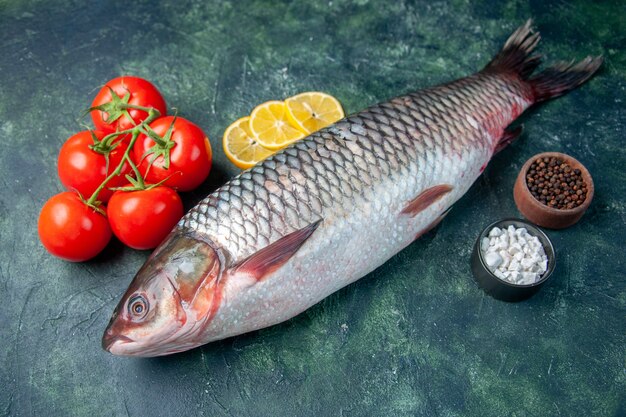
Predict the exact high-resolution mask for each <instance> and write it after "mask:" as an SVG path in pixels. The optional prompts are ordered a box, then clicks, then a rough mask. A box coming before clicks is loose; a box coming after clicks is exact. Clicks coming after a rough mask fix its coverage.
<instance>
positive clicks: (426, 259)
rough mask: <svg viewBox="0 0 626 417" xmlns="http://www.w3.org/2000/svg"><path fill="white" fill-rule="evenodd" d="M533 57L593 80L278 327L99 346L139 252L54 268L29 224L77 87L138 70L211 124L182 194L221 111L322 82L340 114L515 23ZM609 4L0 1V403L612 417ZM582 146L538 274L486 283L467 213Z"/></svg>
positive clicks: (92, 409) (613, 97)
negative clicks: (427, 229)
mask: <svg viewBox="0 0 626 417" xmlns="http://www.w3.org/2000/svg"><path fill="white" fill-rule="evenodd" d="M531 16H532V17H533V18H535V19H536V24H537V26H538V28H539V29H540V30H541V32H542V34H543V36H544V40H543V41H542V45H541V48H540V49H541V51H542V52H543V53H545V55H546V58H547V60H548V61H551V60H555V59H559V58H561V59H572V58H582V57H584V56H585V55H587V54H603V55H604V56H605V57H606V65H605V66H604V70H603V71H602V72H601V74H600V75H599V76H598V77H596V78H595V79H594V80H593V81H592V82H590V83H589V84H587V85H585V86H584V87H583V88H581V89H579V90H577V91H575V92H573V93H571V94H569V95H568V96H567V97H564V98H562V99H560V100H557V101H554V102H550V103H548V104H546V105H544V106H542V107H540V108H538V109H535V110H533V111H531V112H530V114H528V115H526V116H524V117H523V119H524V120H523V121H524V122H525V126H526V133H525V134H524V136H523V137H522V139H521V140H520V141H518V142H517V143H515V144H514V145H513V146H511V147H510V148H509V149H507V150H506V151H504V152H502V153H501V154H499V155H498V156H497V157H496V158H495V159H494V161H493V162H492V164H490V166H489V167H488V168H487V170H486V172H485V174H484V175H483V176H482V177H481V178H480V179H479V180H478V181H477V182H476V184H475V185H474V186H473V188H472V189H471V190H470V192H469V193H468V194H467V195H466V196H465V197H464V198H463V199H462V200H461V201H460V202H459V203H458V204H457V205H456V206H455V208H454V209H453V211H452V212H451V214H450V215H449V216H448V217H447V218H446V220H445V221H444V222H443V223H442V224H441V226H440V227H438V228H437V229H436V230H435V231H433V232H431V233H429V234H428V235H426V236H425V237H424V238H422V239H421V240H419V241H417V242H415V243H414V244H412V245H411V246H410V247H408V248H407V249H406V250H404V251H403V252H401V253H400V254H398V255H397V256H395V257H394V258H393V259H392V260H390V261H389V262H388V263H387V264H385V265H384V266H382V267H381V268H379V269H378V270H377V271H375V272H374V273H372V274H370V275H369V276H367V277H366V278H364V279H362V280H361V281H359V282H357V283H355V284H353V285H350V286H349V287H347V288H345V289H343V290H341V291H339V292H337V293H336V294H334V295H332V296H331V297H329V298H327V299H326V300H324V301H323V302H321V303H320V304H319V305H317V306H315V307H313V308H311V309H310V310H309V311H307V312H306V313H304V314H302V315H301V316H299V317H297V318H295V319H293V320H290V321H288V322H287V323H284V324H282V325H278V326H275V327H273V328H270V329H265V330H262V331H258V332H254V333H252V334H248V335H244V336H240V337H236V338H232V339H228V340H225V341H222V342H217V343H213V344H211V345H207V346H204V347H202V348H199V349H195V350H192V351H190V352H187V353H183V354H179V355H175V356H171V357H166V358H161V359H148V360H141V359H123V358H117V357H113V356H111V355H109V354H107V353H105V352H104V351H102V350H101V349H100V337H101V332H102V331H103V328H104V326H105V324H106V322H107V320H108V317H109V314H110V313H111V311H112V309H113V307H114V305H115V304H116V302H117V299H118V298H119V296H120V295H121V293H122V292H123V291H124V289H125V288H126V286H127V284H128V283H129V281H130V279H131V278H132V276H133V274H134V272H135V271H136V270H137V269H138V268H139V266H140V265H141V264H142V262H143V261H144V260H145V259H146V257H147V256H148V253H146V252H137V251H133V250H130V249H126V248H123V247H122V246H121V245H120V244H119V243H113V244H112V245H110V247H109V248H108V249H107V250H106V252H105V253H104V254H103V255H101V256H100V257H98V258H97V259H96V260H94V261H91V262H87V263H83V264H69V263H65V262H62V261H59V260H57V259H54V258H52V257H51V256H49V255H48V254H46V253H45V251H44V250H43V248H42V247H41V246H40V244H39V243H38V241H37V236H36V219H37V214H38V211H39V209H40V207H41V206H42V204H43V203H44V201H45V200H46V199H47V198H48V197H49V196H51V195H52V194H54V193H56V192H58V191H61V186H60V184H59V181H58V180H57V178H56V166H55V157H56V154H57V152H58V150H59V148H60V146H61V144H62V142H63V141H64V140H65V139H66V138H67V137H69V136H70V135H71V134H72V133H73V132H75V131H77V130H78V129H79V126H78V124H77V122H76V117H77V115H79V113H80V111H81V110H82V109H84V108H85V107H86V106H87V105H88V104H89V102H90V100H91V98H92V97H93V95H94V94H95V89H96V88H97V86H98V85H101V84H102V83H104V82H105V81H106V80H107V79H109V78H112V77H114V76H117V75H120V74H135V75H139V76H143V77H146V78H148V79H150V80H152V81H153V82H154V83H155V84H156V85H158V87H159V88H160V89H161V90H162V91H163V92H164V95H165V97H166V100H167V102H168V104H169V105H170V106H175V107H177V108H178V109H179V112H180V114H181V115H182V116H184V117H187V118H189V119H191V120H193V121H195V122H196V123H198V124H199V125H200V126H202V127H203V128H204V129H205V130H206V132H207V133H208V134H209V136H210V137H211V143H212V145H213V148H214V151H215V167H214V170H213V171H212V173H211V176H210V178H209V180H208V182H207V184H206V185H205V186H204V187H203V188H202V189H200V190H197V191H196V192H194V193H192V194H190V195H187V196H186V198H185V202H186V204H187V206H188V207H190V206H191V205H192V204H193V203H194V202H195V201H197V200H199V199H200V198H201V197H202V196H203V195H205V194H206V193H207V192H209V191H211V190H213V189H214V188H215V187H217V186H218V185H220V184H222V183H223V182H224V181H226V179H228V178H229V177H231V176H233V175H235V174H236V173H237V172H238V171H237V169H236V168H235V167H234V166H232V165H231V164H230V163H229V162H228V161H227V160H226V159H225V157H224V155H223V153H222V151H221V144H220V142H221V134H222V132H223V130H224V129H225V127H226V126H227V125H228V123H229V122H231V121H233V120H235V119H236V118H238V117H240V116H242V115H245V114H247V113H248V112H249V111H250V110H251V109H252V107H253V106H254V105H255V104H258V103H260V102H262V101H264V100H268V99H277V98H283V97H286V96H289V95H292V94H295V93H298V92H301V91H306V90H314V89H318V90H322V91H327V92H330V93H331V94H333V95H335V96H336V97H338V98H339V99H340V100H341V101H342V102H343V103H344V105H345V108H346V110H347V111H348V112H354V111H357V110H359V109H361V108H363V107H366V106H367V105H370V104H373V103H375V102H377V101H380V100H384V99H386V98H389V97H391V96H394V95H397V94H400V93H404V92H407V91H409V90H413V89H418V88H421V87H425V86H428V85H432V84H435V83H439V82H442V81H446V80H450V79H453V78H457V77H460V76H463V75H465V74H468V73H471V72H473V71H475V70H477V69H479V68H480V67H481V66H482V65H484V64H485V63H486V62H487V61H488V60H489V58H490V57H491V55H492V54H494V53H495V52H496V51H497V49H498V48H499V47H500V46H501V44H502V43H503V42H504V40H505V39H506V37H507V36H508V35H509V33H510V32H512V31H513V30H514V29H515V28H516V27H517V26H518V25H520V24H521V23H523V21H524V20H525V19H527V18H528V17H531ZM625 16H626V6H625V3H624V2H621V1H613V2H609V1H597V2H592V1H585V0H576V1H557V2H548V3H545V2H541V1H536V0H533V1H524V0H511V1H504V2H496V1H487V0H485V1H475V2H474V1H464V0H455V1H450V2H442V1H435V2H429V1H399V2H394V1H368V0H360V1H345V0H332V1H323V2H322V1H320V2H315V1H299V2H295V1H294V2H279V1H269V0H266V1H254V2H252V1H240V2H238V1H223V2H219V1H212V2H203V1H200V0H188V1H178V2H173V1H172V2H161V3H157V2H150V1H134V2H122V1H118V2H107V1H93V2H83V1H71V0H67V1H7V0H0V45H2V48H1V53H0V140H1V141H2V145H1V146H2V148H1V150H0V297H1V298H0V300H1V302H0V415H6V416H43V415H46V416H70V415H104V416H107V415H111V416H120V415H121V416H157V415H163V416H167V415H181V416H182V415H204V416H290V415H293V416H296V415H298V416H300V415H301V416H314V415H315V416H326V415H328V416H359V415H373V416H379V415H390V416H404V415H406V416H409V415H410V416H413V415H424V416H465V415H471V416H618V415H620V416H623V415H625V414H626V405H625V404H626V399H625V392H626V370H625V361H626V347H625V345H626V323H625V319H626V309H625V305H626V288H625V287H626V285H625V284H626V277H625V273H624V267H625V265H624V259H625V257H624V255H625V251H624V248H623V241H624V235H625V234H626V228H625V221H626V206H625V203H624V197H625V196H626V192H625V191H626V186H625V183H626V175H625V169H624V166H625V165H626V151H625V150H624V149H625V148H624V144H625V142H624V141H625V139H624V133H625V132H626V128H625V120H626V119H625V112H624V104H625V103H624V100H625V97H624V88H625V77H626V63H625V55H624V45H625V44H626V17H625ZM547 150H555V151H564V152H567V153H569V154H571V155H573V156H575V157H576V158H578V159H580V160H581V161H583V162H584V163H585V164H586V165H587V167H588V168H589V169H590V170H591V172H592V174H593V175H594V179H595V181H596V197H595V199H594V202H593V204H592V206H591V208H590V210H589V212H588V213H587V214H586V215H585V217H584V218H583V220H582V221H581V222H580V223H579V224H578V225H576V226H574V227H572V228H570V229H568V230H564V231H558V232H555V231H552V232H549V235H550V237H551V238H552V239H553V242H554V245H555V247H556V248H557V252H558V265H557V271H556V273H555V275H554V277H553V279H552V280H551V282H549V284H547V285H546V286H545V287H544V288H543V290H542V291H541V292H540V293H539V294H537V295H536V296H535V297H534V298H532V299H531V300H529V301H527V302H522V303H518V304H507V303H503V302H499V301H495V300H493V299H492V298H490V297H488V296H486V295H485V294H484V293H483V291H481V290H480V289H479V288H478V287H477V286H476V285H475V283H474V281H473V280H472V277H471V274H470V271H469V266H468V260H469V255H470V249H471V246H472V244H473V241H474V239H475V237H476V235H477V233H478V232H479V231H480V229H481V228H482V227H484V226H485V225H486V224H488V223H489V222H491V221H493V220H496V219H498V218H502V217H507V216H517V215H518V213H517V210H516V208H515V205H514V202H513V198H512V187H513V182H514V180H515V176H516V174H517V171H518V170H519V168H520V167H521V165H522V164H523V162H524V161H525V160H526V159H527V158H528V157H530V156H531V155H533V154H535V153H537V152H540V151H547Z"/></svg>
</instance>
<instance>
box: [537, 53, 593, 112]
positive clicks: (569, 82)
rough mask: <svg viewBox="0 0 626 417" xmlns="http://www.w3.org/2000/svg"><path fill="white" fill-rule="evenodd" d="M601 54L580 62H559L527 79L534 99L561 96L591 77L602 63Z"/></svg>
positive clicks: (541, 99)
mask: <svg viewBox="0 0 626 417" xmlns="http://www.w3.org/2000/svg"><path fill="white" fill-rule="evenodd" d="M602 62H603V59H602V57H601V56H596V57H591V56H588V57H587V58H585V59H583V60H582V61H580V62H577V63H575V62H574V61H572V62H569V63H568V62H559V63H557V64H555V65H553V66H551V67H549V68H546V69H545V70H543V71H541V72H540V73H539V74H537V75H535V76H534V77H532V78H531V79H529V80H528V83H529V84H530V85H531V87H532V89H533V93H534V95H535V101H537V102H539V101H544V100H549V99H551V98H555V97H559V96H562V95H563V94H565V93H567V92H569V91H571V90H573V89H575V88H576V87H578V86H579V85H581V84H583V83H584V82H585V81H587V80H588V79H590V78H591V77H593V74H595V73H596V71H598V69H599V68H600V66H601V65H602Z"/></svg>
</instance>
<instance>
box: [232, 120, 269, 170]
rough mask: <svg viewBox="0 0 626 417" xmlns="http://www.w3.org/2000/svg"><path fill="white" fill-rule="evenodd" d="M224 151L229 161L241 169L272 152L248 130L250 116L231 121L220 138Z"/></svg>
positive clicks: (249, 166)
mask: <svg viewBox="0 0 626 417" xmlns="http://www.w3.org/2000/svg"><path fill="white" fill-rule="evenodd" d="M222 145H223V146H224V153H225V154H226V156H227V157H228V159H230V162H232V163H233V164H235V165H236V166H237V167H239V168H241V169H248V168H251V167H253V166H255V165H256V164H257V163H258V162H260V161H262V160H264V159H265V158H267V157H268V156H270V155H272V154H273V153H274V152H272V151H270V150H269V149H265V148H264V147H262V146H261V145H260V144H259V142H258V141H257V140H256V139H255V138H254V135H252V132H251V131H250V117H249V116H246V117H242V118H241V119H239V120H237V121H235V122H233V123H232V124H231V125H230V126H228V129H226V131H225V132H224V137H223V138H222Z"/></svg>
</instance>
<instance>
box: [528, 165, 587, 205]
mask: <svg viewBox="0 0 626 417" xmlns="http://www.w3.org/2000/svg"><path fill="white" fill-rule="evenodd" d="M581 174H582V173H581V171H580V169H573V168H572V167H571V166H570V165H569V164H568V163H567V162H565V161H564V160H562V159H559V158H555V157H551V158H549V157H544V158H537V159H536V160H535V161H533V163H532V164H531V166H530V168H529V170H528V172H527V173H526V184H527V186H528V189H529V190H530V193H531V194H532V195H533V197H535V199H536V200H538V201H540V202H541V203H542V204H545V205H547V206H548V207H554V208H557V209H572V208H575V207H578V206H580V205H581V204H582V203H583V202H584V201H585V198H586V197H587V184H585V182H584V180H583V178H582V176H581Z"/></svg>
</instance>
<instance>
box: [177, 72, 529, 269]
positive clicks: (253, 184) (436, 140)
mask: <svg viewBox="0 0 626 417" xmlns="http://www.w3.org/2000/svg"><path fill="white" fill-rule="evenodd" d="M509 78H510V77H509ZM513 81H515V80H513ZM511 83H512V81H511V80H507V79H506V77H502V76H500V77H498V76H493V75H489V74H479V75H477V76H476V75H474V76H470V77H467V78H465V79H461V80H457V81H456V82H453V83H450V84H447V85H444V86H442V87H437V88H433V89H428V90H423V91H421V92H418V93H412V94H408V95H405V96H401V97H397V98H394V99H392V100H390V101H388V102H386V103H381V104H378V105H375V106H372V107H370V108H368V109H366V110H364V111H362V112H360V113H357V114H355V115H352V116H350V117H348V118H346V119H344V120H342V121H340V122H338V123H336V124H334V125H332V126H329V127H327V128H325V129H322V130H320V131H318V132H316V133H314V134H312V135H310V136H308V137H307V138H305V139H303V140H302V141H300V142H297V143H295V144H292V145H291V146H289V147H288V148H286V149H284V150H283V151H281V152H279V153H277V154H275V155H273V156H271V157H270V158H268V159H266V160H265V161H264V162H262V163H261V164H259V165H257V166H256V167H254V168H252V169H250V170H248V171H245V172H243V173H242V174H240V175H239V176H238V177H235V178H234V179H232V180H231V181H230V182H228V183H227V184H225V185H224V186H223V187H221V188H220V189H218V190H216V191H215V192H214V193H212V194H211V195H209V196H208V197H207V198H206V199H205V200H203V201H202V202H200V204H199V205H198V206H196V207H195V208H193V209H192V210H191V211H190V212H189V213H188V214H187V215H186V216H185V217H184V218H183V219H182V220H181V222H180V224H179V225H180V227H182V228H183V229H193V230H194V231H196V232H197V231H200V232H201V233H203V234H205V235H206V236H207V238H208V239H209V240H210V241H213V242H215V243H216V244H218V245H219V246H220V247H222V248H224V249H225V250H226V251H227V253H228V254H229V258H230V259H232V261H233V262H234V263H237V262H240V261H242V260H244V259H245V258H247V257H249V256H250V255H252V254H253V253H255V252H257V251H259V250H260V249H262V248H264V247H266V246H267V245H269V244H271V243H273V242H275V241H277V240H279V239H280V238H282V237H284V236H286V235H288V234H289V233H292V232H294V231H296V230H299V229H301V228H303V227H305V226H306V225H308V224H310V223H312V222H314V221H317V220H319V219H331V218H335V217H342V216H346V215H347V214H348V213H350V212H352V210H353V208H354V207H358V206H359V205H360V204H361V203H362V202H372V201H375V200H376V199H380V200H381V202H385V203H386V201H382V200H385V197H386V199H387V200H396V201H405V202H406V201H408V200H409V199H411V198H413V197H415V196H417V195H418V194H419V193H420V192H421V191H423V190H424V189H426V188H427V187H429V186H433V185H437V184H438V183H441V182H442V181H444V179H445V180H447V179H448V178H443V177H442V171H443V169H444V168H446V165H445V164H443V163H442V161H444V160H446V159H451V158H454V157H455V156H456V157H458V162H459V164H460V166H461V167H463V168H464V169H465V168H466V167H468V166H469V165H473V166H478V167H480V166H481V165H482V164H483V163H485V162H487V161H488V159H489V158H490V156H491V151H492V150H493V148H494V144H495V142H496V141H497V140H498V139H499V135H495V136H494V135H493V134H490V131H498V130H500V133H501V131H503V130H504V128H505V127H506V126H507V125H508V124H509V123H510V122H511V121H512V120H513V119H514V118H515V117H517V114H513V113H512V108H513V107H514V106H513V104H514V103H516V104H518V105H519V109H520V110H523V109H525V108H526V107H527V106H528V105H530V101H529V100H527V99H525V98H524V97H523V95H522V94H523V93H524V90H523V89H521V88H520V90H519V92H518V93H517V94H514V93H512V92H511V91H510V90H509V89H505V88H502V86H503V85H504V84H511ZM453 101H454V102H456V103H459V104H457V105H453V104H452V102H453ZM490 103H496V104H490ZM485 109H487V110H485ZM520 112H521V111H520ZM468 117H469V118H470V119H468ZM470 120H473V122H472V121H470ZM457 171H459V177H461V176H460V174H461V171H462V170H460V169H457ZM475 171H476V172H475V173H470V174H478V173H479V172H478V170H475ZM475 177H476V175H467V176H466V177H465V179H462V178H459V180H460V181H461V183H457V184H455V187H458V188H460V189H463V190H464V189H466V188H468V187H469V185H470V184H471V183H472V182H473V181H474V180H475ZM400 182H406V184H407V185H406V186H405V187H392V189H395V191H396V192H395V193H394V194H393V195H392V194H386V193H385V192H383V191H382V189H383V188H389V187H387V186H388V185H389V184H390V183H394V184H398V183H400ZM244 193H245V194H246V195H245V196H244ZM460 195H462V194H460V193H459V196H460ZM241 197H243V198H241ZM453 202H454V201H450V204H451V203H453ZM210 207H217V208H218V210H211V209H210ZM377 207H380V208H382V205H381V204H379V205H378V206H377ZM445 209H447V207H444V208H443V210H445ZM443 210H442V211H443ZM435 214H437V213H434V214H433V215H435ZM439 214H441V213H439ZM435 217H436V216H435ZM244 218H247V219H249V220H250V221H248V222H247V223H246V224H244V222H243V219H244ZM364 220H366V219H365V218H364ZM432 220H434V217H433V218H429V219H425V221H432ZM256 223H258V226H259V227H257V225H256ZM246 225H247V226H246ZM424 226H426V225H424ZM325 229H326V228H325V227H324V223H322V224H321V225H320V227H319V229H318V230H317V231H316V234H324V233H328V234H329V238H330V235H331V234H332V230H331V229H332V228H328V229H329V230H328V231H326V230H325Z"/></svg>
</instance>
